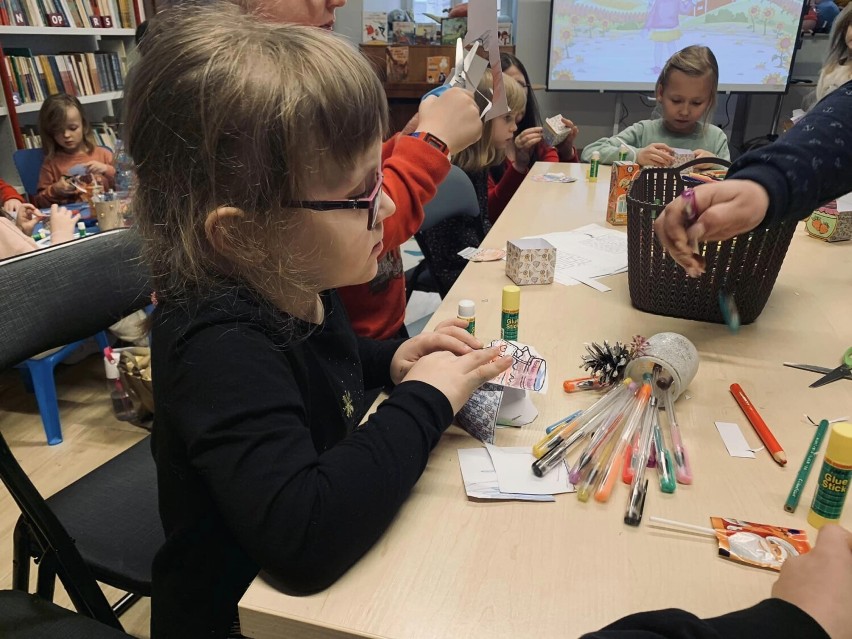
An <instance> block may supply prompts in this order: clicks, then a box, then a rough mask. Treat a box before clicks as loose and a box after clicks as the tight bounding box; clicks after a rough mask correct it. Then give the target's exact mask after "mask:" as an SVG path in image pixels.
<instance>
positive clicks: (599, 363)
mask: <svg viewBox="0 0 852 639" xmlns="http://www.w3.org/2000/svg"><path fill="white" fill-rule="evenodd" d="M586 351H587V352H588V355H583V364H582V365H581V368H583V369H585V370H586V371H587V372H588V373H589V375H591V376H592V377H595V378H596V379H597V380H598V381H599V382H600V383H601V384H602V385H603V386H610V385H612V384H614V383H616V382H618V381H620V380H621V379H622V378H623V377H624V370H625V369H626V368H627V363H628V362H629V361H630V360H631V359H632V352H631V349H630V348H629V347H627V346H625V345H624V344H622V343H621V342H616V343H615V345H613V346H610V344H609V342H607V341H604V343H603V346H601V345H600V344H598V343H597V342H592V343H591V345H589V344H586Z"/></svg>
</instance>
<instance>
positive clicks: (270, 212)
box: [124, 2, 388, 302]
mask: <svg viewBox="0 0 852 639" xmlns="http://www.w3.org/2000/svg"><path fill="white" fill-rule="evenodd" d="M139 48H140V57H139V60H138V62H137V63H136V65H135V66H134V67H133V68H132V69H131V72H130V76H129V79H128V83H127V89H126V91H125V100H124V103H125V105H127V106H126V112H125V115H124V118H125V138H126V140H127V147H128V150H129V152H130V155H131V156H132V158H133V160H134V162H135V164H136V172H137V177H138V187H137V190H136V192H135V195H134V198H133V211H134V214H135V216H136V220H137V222H136V225H137V226H138V228H139V231H140V234H141V235H142V237H143V239H144V241H145V244H144V246H145V248H144V253H145V257H146V259H147V260H148V262H149V263H150V265H151V268H152V271H153V276H154V280H155V281H154V284H155V289H156V291H157V296H158V299H159V300H162V301H165V300H172V301H177V302H181V301H183V300H184V299H186V297H187V293H189V292H190V291H191V290H199V289H201V288H203V287H206V286H209V285H211V284H212V283H214V282H219V283H221V282H222V280H223V278H222V270H223V268H224V269H225V270H227V271H229V272H228V273H226V275H228V276H230V277H231V278H233V277H236V278H237V279H239V280H243V281H245V282H247V283H248V284H249V285H250V286H251V287H252V288H254V289H255V290H257V291H258V292H259V293H260V294H261V295H262V296H263V297H265V298H267V299H270V298H272V297H278V298H280V297H281V296H282V295H284V296H287V295H295V294H297V293H298V292H300V291H305V290H309V289H308V288H307V287H309V286H310V283H306V282H303V281H301V280H300V273H299V271H300V264H301V262H300V260H301V257H302V256H299V255H297V254H296V250H297V249H296V247H292V248H291V249H289V250H288V248H287V247H288V241H287V240H288V236H287V233H288V229H291V228H293V227H294V225H295V224H296V221H295V220H297V219H298V214H296V213H295V211H294V210H293V209H292V208H289V207H288V206H287V203H289V202H293V201H298V200H305V199H309V194H310V192H311V190H312V189H319V188H321V187H324V188H328V187H331V186H333V185H337V184H339V180H340V177H341V175H345V174H346V173H351V172H352V171H353V170H354V169H355V168H356V164H357V163H358V162H359V161H361V160H362V158H363V157H364V154H365V153H367V152H368V151H369V150H370V149H372V148H375V147H376V145H377V144H378V143H379V142H380V141H381V138H382V134H383V132H384V130H385V129H386V128H387V120H388V115H387V99H386V97H385V94H384V91H383V89H382V85H381V83H380V82H379V79H378V77H377V76H376V73H375V72H374V71H373V69H372V68H371V67H370V65H369V63H368V62H367V61H366V59H365V58H364V57H363V56H361V55H360V54H359V53H358V52H357V51H356V50H355V49H354V48H353V47H352V46H351V45H350V44H348V43H347V42H346V41H345V40H343V39H342V38H340V37H337V36H335V35H333V34H331V33H328V32H325V31H322V30H320V29H316V28H313V27H303V26H295V25H274V24H270V23H268V22H263V21H259V20H258V19H257V18H256V17H254V16H251V15H246V14H245V13H244V12H243V11H242V10H240V8H239V7H237V6H236V5H234V4H231V3H228V2H220V3H214V4H212V5H206V6H197V5H186V6H179V7H175V8H172V9H167V10H166V11H165V12H163V13H161V14H159V15H158V16H157V18H156V19H154V20H152V22H151V26H150V28H149V29H148V31H147V32H146V34H145V38H144V39H143V40H142V41H141V43H140V47H139ZM226 206H232V207H235V208H236V209H239V210H240V211H241V212H242V213H241V215H240V216H238V218H237V219H236V220H234V221H232V222H229V223H228V224H226V225H223V226H224V228H222V229H220V230H221V232H222V234H223V235H222V238H223V239H222V241H223V242H225V243H226V245H227V247H228V255H229V259H228V260H227V262H230V263H231V264H226V265H223V259H222V257H221V255H219V254H218V253H217V252H216V251H214V249H213V248H212V247H211V246H210V242H209V241H208V237H207V234H206V232H205V221H206V219H207V217H208V215H209V214H210V213H211V212H212V211H215V210H216V209H218V208H219V207H226ZM232 258H233V259H232ZM235 265H239V266H235Z"/></svg>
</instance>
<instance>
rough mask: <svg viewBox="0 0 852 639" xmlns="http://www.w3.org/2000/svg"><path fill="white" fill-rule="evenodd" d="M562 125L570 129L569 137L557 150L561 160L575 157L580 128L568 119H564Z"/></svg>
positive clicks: (557, 146) (558, 145)
mask: <svg viewBox="0 0 852 639" xmlns="http://www.w3.org/2000/svg"><path fill="white" fill-rule="evenodd" d="M562 124H563V125H564V126H565V127H566V128H567V129H568V137H567V138H565V139H564V140H562V142H560V143H559V144H557V145H556V150H557V151H558V152H559V157H560V158H572V157H574V140H576V139H577V134H578V133H580V128H579V127H577V126H575V125H574V123H573V122H572V121H571V120H569V119H568V118H562Z"/></svg>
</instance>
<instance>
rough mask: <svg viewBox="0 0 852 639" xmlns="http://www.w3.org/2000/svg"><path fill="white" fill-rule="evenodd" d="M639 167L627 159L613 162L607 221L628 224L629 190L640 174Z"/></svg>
mask: <svg viewBox="0 0 852 639" xmlns="http://www.w3.org/2000/svg"><path fill="white" fill-rule="evenodd" d="M639 169H640V167H639V165H638V164H636V163H634V162H628V161H626V160H616V161H615V162H613V163H612V172H611V173H610V180H609V200H608V201H607V205H606V221H607V222H609V223H610V224H612V225H613V226H624V225H625V224H627V192H628V191H629V190H630V185H631V184H632V182H633V180H635V179H636V176H637V175H639Z"/></svg>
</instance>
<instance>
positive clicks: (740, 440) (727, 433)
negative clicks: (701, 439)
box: [716, 422, 754, 459]
mask: <svg viewBox="0 0 852 639" xmlns="http://www.w3.org/2000/svg"><path fill="white" fill-rule="evenodd" d="M716 429H717V430H718V431H719V435H721V437H722V441H723V442H725V448H727V449H728V453H729V454H730V455H731V457H746V458H749V459H754V451H753V450H752V449H751V448H750V447H749V445H748V442H747V441H746V439H745V437H744V436H743V432H742V431H741V430H740V427H739V426H738V425H737V424H734V423H731V422H716Z"/></svg>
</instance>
